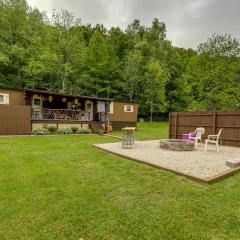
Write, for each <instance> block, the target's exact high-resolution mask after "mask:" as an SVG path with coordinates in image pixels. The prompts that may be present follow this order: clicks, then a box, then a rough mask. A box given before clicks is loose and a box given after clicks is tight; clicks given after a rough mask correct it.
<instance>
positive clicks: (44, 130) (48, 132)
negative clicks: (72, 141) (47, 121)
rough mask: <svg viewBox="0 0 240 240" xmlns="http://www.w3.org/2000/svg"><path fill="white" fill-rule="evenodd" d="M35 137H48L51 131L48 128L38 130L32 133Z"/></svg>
mask: <svg viewBox="0 0 240 240" xmlns="http://www.w3.org/2000/svg"><path fill="white" fill-rule="evenodd" d="M32 134H34V135H48V134H50V131H49V130H48V129H47V128H38V129H35V130H33V131H32Z"/></svg>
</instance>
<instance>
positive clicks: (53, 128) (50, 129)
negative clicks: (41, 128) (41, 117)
mask: <svg viewBox="0 0 240 240" xmlns="http://www.w3.org/2000/svg"><path fill="white" fill-rule="evenodd" d="M47 129H48V130H49V132H50V133H51V134H53V133H56V132H57V130H58V129H57V128H56V127H48V128H47Z"/></svg>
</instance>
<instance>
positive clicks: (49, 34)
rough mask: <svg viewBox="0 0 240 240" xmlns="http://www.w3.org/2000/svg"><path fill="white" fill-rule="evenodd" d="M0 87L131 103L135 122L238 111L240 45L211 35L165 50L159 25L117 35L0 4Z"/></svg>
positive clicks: (63, 15) (8, 1)
mask: <svg viewBox="0 0 240 240" xmlns="http://www.w3.org/2000/svg"><path fill="white" fill-rule="evenodd" d="M0 29H1V31H0V86H1V87H2V86H5V87H14V88H22V87H29V88H37V89H45V90H53V91H59V92H65V93H71V94H80V95H91V96H98V97H109V98H114V99H116V100H129V101H137V102H138V103H139V104H140V108H139V111H140V114H139V116H140V117H144V118H150V119H152V118H160V117H161V116H160V115H163V114H165V115H166V113H168V112H170V111H186V110H210V109H216V110H218V109H219V110H221V109H239V108H240V104H239V102H240V91H239V89H240V70H239V69H240V43H239V40H238V39H235V38H232V37H231V36H230V35H218V34H214V35H213V36H212V37H211V38H209V39H208V40H207V41H206V42H205V43H201V44H200V45H199V47H198V49H197V50H196V51H194V50H192V49H183V48H177V47H174V46H172V44H171V42H170V41H169V40H167V39H166V31H167V28H166V25H165V23H163V22H160V21H159V20H158V19H157V18H154V19H153V22H152V25H151V26H150V27H145V26H142V25H141V23H140V21H139V20H134V21H133V22H132V23H131V24H130V25H129V26H128V28H127V29H126V30H125V31H123V30H121V29H120V28H118V27H116V28H115V27H112V28H111V29H110V30H108V29H106V28H105V27H104V26H103V25H100V24H97V25H96V26H91V25H89V24H87V25H83V24H82V23H81V21H80V20H79V19H75V17H74V16H73V14H72V13H70V12H68V11H66V10H60V11H56V10H55V11H54V12H53V15H52V17H51V18H50V19H48V17H47V15H46V14H45V13H41V12H40V11H39V10H38V9H37V8H34V9H33V8H31V7H29V6H28V4H27V2H26V0H0Z"/></svg>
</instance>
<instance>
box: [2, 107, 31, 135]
mask: <svg viewBox="0 0 240 240" xmlns="http://www.w3.org/2000/svg"><path fill="white" fill-rule="evenodd" d="M31 126H32V125H31V108H30V106H21V105H19V106H18V105H0V135H27V134H31Z"/></svg>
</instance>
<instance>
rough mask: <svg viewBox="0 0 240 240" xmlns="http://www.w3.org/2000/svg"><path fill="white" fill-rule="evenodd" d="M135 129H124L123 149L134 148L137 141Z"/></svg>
mask: <svg viewBox="0 0 240 240" xmlns="http://www.w3.org/2000/svg"><path fill="white" fill-rule="evenodd" d="M135 130H136V128H135V127H125V128H122V131H123V137H122V147H123V148H132V145H133V144H134V140H135Z"/></svg>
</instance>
